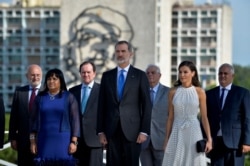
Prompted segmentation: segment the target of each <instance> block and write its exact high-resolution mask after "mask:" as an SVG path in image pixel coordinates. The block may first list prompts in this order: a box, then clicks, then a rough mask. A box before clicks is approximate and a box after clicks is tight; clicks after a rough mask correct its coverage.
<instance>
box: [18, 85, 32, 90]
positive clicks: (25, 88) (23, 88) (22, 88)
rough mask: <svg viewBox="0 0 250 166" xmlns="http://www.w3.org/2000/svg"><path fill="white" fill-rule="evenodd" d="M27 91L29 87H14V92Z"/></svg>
mask: <svg viewBox="0 0 250 166" xmlns="http://www.w3.org/2000/svg"><path fill="white" fill-rule="evenodd" d="M27 90H29V85H23V86H18V87H16V91H27Z"/></svg>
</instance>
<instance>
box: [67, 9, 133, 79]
mask: <svg viewBox="0 0 250 166" xmlns="http://www.w3.org/2000/svg"><path fill="white" fill-rule="evenodd" d="M69 36H70V41H69V42H68V43H67V44H66V45H65V46H64V53H63V54H64V55H63V60H64V65H65V66H64V68H65V69H66V71H67V72H66V73H65V77H66V80H68V82H67V83H68V84H73V83H76V82H77V81H79V80H80V78H79V69H78V67H79V65H80V63H81V62H83V61H87V60H90V61H93V62H94V63H95V65H96V67H97V73H96V74H97V77H96V79H97V80H99V79H100V78H101V75H102V73H103V72H104V71H106V70H109V69H111V68H113V67H115V66H116V62H115V58H114V46H115V43H116V42H117V41H119V40H127V41H128V42H130V43H131V42H132V39H133V36H134V32H133V29H132V25H131V24H130V22H129V20H128V18H127V17H126V16H125V15H124V14H122V13H120V12H119V11H116V10H113V9H111V8H109V7H104V6H94V7H91V8H86V9H85V10H84V11H83V12H82V13H81V14H80V15H78V16H77V17H76V18H75V19H74V20H73V21H72V23H71V26H70V30H69ZM135 50H136V49H135V48H134V54H135ZM131 63H132V64H134V63H135V56H133V59H132V61H131Z"/></svg>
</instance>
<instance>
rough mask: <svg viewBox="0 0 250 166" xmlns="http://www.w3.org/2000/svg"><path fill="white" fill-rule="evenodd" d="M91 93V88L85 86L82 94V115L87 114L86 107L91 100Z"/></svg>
mask: <svg viewBox="0 0 250 166" xmlns="http://www.w3.org/2000/svg"><path fill="white" fill-rule="evenodd" d="M89 92H90V88H89V87H88V86H85V87H84V88H83V94H82V114H83V113H84V112H85V109H86V105H87V102H88V98H89Z"/></svg>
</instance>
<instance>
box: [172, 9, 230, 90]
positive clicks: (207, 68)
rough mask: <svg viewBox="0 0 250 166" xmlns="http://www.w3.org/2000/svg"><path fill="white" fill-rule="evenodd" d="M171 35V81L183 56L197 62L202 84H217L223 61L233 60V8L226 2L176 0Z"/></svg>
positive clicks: (175, 76)
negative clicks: (196, 3) (183, 2)
mask: <svg viewBox="0 0 250 166" xmlns="http://www.w3.org/2000/svg"><path fill="white" fill-rule="evenodd" d="M171 36H172V45H171V47H172V49H171V80H172V82H173V81H174V80H176V79H177V77H178V70H177V68H178V64H180V62H181V61H183V60H190V61H192V62H194V63H195V64H196V65H197V69H198V73H199V76H200V80H201V82H202V86H203V88H206V87H207V86H211V85H216V84H217V80H218V78H217V77H218V73H217V70H218V67H219V66H220V65H221V64H222V63H230V64H231V63H232V11H231V8H230V7H229V6H227V5H212V4H204V5H201V6H194V5H180V4H175V5H174V6H173V10H172V35H171Z"/></svg>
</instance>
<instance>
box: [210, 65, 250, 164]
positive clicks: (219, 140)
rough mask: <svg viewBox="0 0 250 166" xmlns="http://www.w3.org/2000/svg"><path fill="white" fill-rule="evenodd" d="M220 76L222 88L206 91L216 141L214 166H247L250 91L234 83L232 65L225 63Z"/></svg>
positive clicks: (214, 140) (213, 136)
mask: <svg viewBox="0 0 250 166" xmlns="http://www.w3.org/2000/svg"><path fill="white" fill-rule="evenodd" d="M218 74H219V75H218V76H219V83H220V85H219V86H217V87H215V88H213V89H211V90H208V91H207V92H206V94H207V114H208V120H209V123H210V129H211V134H212V138H213V142H214V147H213V149H212V151H211V152H210V154H209V156H210V157H211V165H212V166H244V155H245V153H247V152H249V151H250V94H249V90H247V89H245V88H242V87H239V86H236V85H234V84H233V78H234V68H233V66H232V65H230V64H227V63H225V64H222V65H221V66H220V68H219V73H218Z"/></svg>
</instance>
